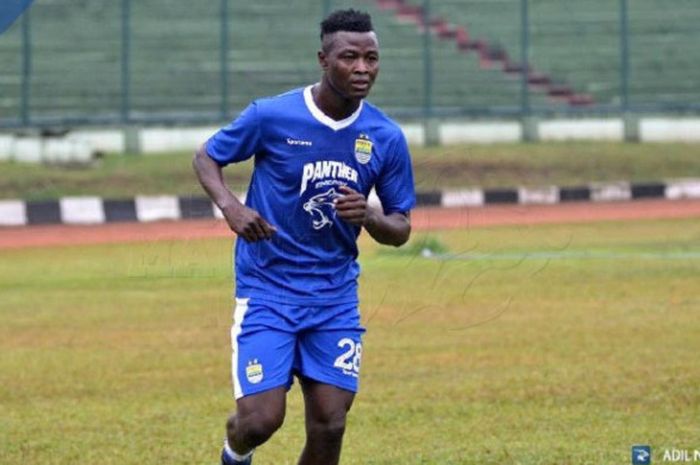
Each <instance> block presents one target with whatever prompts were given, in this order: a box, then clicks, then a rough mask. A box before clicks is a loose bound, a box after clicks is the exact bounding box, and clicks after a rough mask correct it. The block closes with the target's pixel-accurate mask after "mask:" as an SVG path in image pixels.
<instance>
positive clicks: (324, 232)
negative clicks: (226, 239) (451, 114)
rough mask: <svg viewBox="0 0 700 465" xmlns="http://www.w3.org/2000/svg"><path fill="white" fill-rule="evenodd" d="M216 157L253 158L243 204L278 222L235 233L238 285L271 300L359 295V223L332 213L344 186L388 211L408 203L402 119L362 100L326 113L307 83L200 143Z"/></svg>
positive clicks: (242, 292)
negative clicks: (249, 238)
mask: <svg viewBox="0 0 700 465" xmlns="http://www.w3.org/2000/svg"><path fill="white" fill-rule="evenodd" d="M206 148H207V153H208V154H209V156H210V157H211V158H212V159H213V160H214V161H216V162H217V163H218V164H219V165H220V166H224V165H227V164H229V163H237V162H242V161H244V160H247V159H249V158H251V157H253V156H254V157H255V158H254V160H255V161H254V170H253V175H252V179H251V182H250V187H249V189H248V193H247V195H246V200H245V204H246V205H247V206H248V207H250V208H252V209H254V210H256V211H257V212H258V213H259V214H260V215H261V216H262V217H263V218H265V220H267V221H268V222H269V223H270V224H272V225H274V226H275V227H276V228H277V232H276V233H275V234H274V235H273V237H272V239H270V240H267V241H258V242H253V243H248V242H246V241H244V240H243V239H238V240H237V241H236V247H235V275H236V295H237V296H238V297H241V298H245V297H249V298H254V299H258V300H266V301H272V302H281V303H290V304H300V305H321V304H323V305H328V304H340V303H352V302H357V278H358V275H359V272H360V269H359V265H358V263H357V255H358V250H357V237H358V235H359V234H360V230H361V228H360V227H357V226H353V225H351V224H349V223H347V222H345V221H343V220H342V219H341V218H339V217H336V212H335V206H334V200H335V199H336V198H337V197H338V196H340V195H342V192H341V191H340V187H341V186H349V187H351V188H352V189H354V190H356V191H358V192H361V193H362V194H364V195H365V196H368V195H369V193H370V190H371V189H372V188H375V190H376V193H377V196H378V197H379V199H380V201H381V203H382V208H383V210H384V212H385V213H386V214H390V213H394V212H402V213H405V212H408V211H409V210H410V209H411V208H412V207H413V206H414V205H415V201H416V200H415V191H414V183H413V173H412V170H411V160H410V155H409V151H408V146H407V144H406V139H405V137H404V136H403V133H402V132H401V130H400V128H399V127H398V125H396V123H394V122H393V121H392V120H390V119H389V118H388V117H387V116H386V115H384V114H383V113H382V112H381V111H379V110H378V109H377V108H375V107H374V106H372V105H371V104H369V103H368V102H366V101H363V102H362V103H361V104H360V106H359V108H358V109H357V110H356V111H355V113H353V114H352V115H350V116H349V117H348V118H346V119H344V120H340V121H336V120H333V119H331V118H329V117H328V116H326V115H325V114H324V113H323V112H321V111H320V109H319V108H318V107H317V106H316V105H315V103H314V100H313V97H312V95H311V86H309V87H307V88H305V89H297V90H293V91H290V92H288V93H285V94H282V95H279V96H276V97H271V98H264V99H260V100H256V101H254V102H253V103H251V104H250V105H249V106H248V107H247V108H246V109H245V110H244V111H243V112H242V113H241V114H240V116H239V117H238V118H237V119H236V120H234V121H233V122H232V123H231V124H229V125H228V126H226V127H224V128H222V129H221V130H219V131H218V132H217V133H216V134H214V135H213V136H212V137H211V138H210V139H209V140H208V141H207V144H206Z"/></svg>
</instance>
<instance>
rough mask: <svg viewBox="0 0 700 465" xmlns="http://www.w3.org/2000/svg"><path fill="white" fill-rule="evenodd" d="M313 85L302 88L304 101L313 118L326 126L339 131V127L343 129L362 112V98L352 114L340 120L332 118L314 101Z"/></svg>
mask: <svg viewBox="0 0 700 465" xmlns="http://www.w3.org/2000/svg"><path fill="white" fill-rule="evenodd" d="M313 86H314V85H310V86H308V87H306V88H305V89H304V102H305V103H306V107H307V108H308V109H309V111H310V112H311V115H312V116H313V117H314V118H316V120H317V121H318V122H319V123H321V124H323V125H325V126H328V127H329V128H331V129H332V130H334V131H340V130H341V129H345V128H347V127H348V126H350V125H351V124H352V123H354V122H355V120H357V118H358V117H359V116H360V112H362V106H363V103H364V102H363V101H362V100H360V105H359V106H358V107H357V110H355V111H354V112H353V114H352V115H350V116H348V117H347V118H344V119H341V120H334V119H333V118H331V117H330V116H328V115H326V114H325V113H324V112H322V111H321V109H320V108H318V107H317V106H316V102H314V97H313V95H312V94H311V88H312V87H313Z"/></svg>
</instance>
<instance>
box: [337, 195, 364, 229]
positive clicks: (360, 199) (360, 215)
mask: <svg viewBox="0 0 700 465" xmlns="http://www.w3.org/2000/svg"><path fill="white" fill-rule="evenodd" d="M339 190H340V192H342V193H343V195H342V196H341V197H338V198H337V199H336V200H335V211H336V214H337V216H339V217H340V218H341V219H342V220H344V221H347V222H348V223H350V224H354V225H355V226H363V225H364V224H365V222H366V221H367V216H368V215H369V212H370V209H369V208H368V206H367V199H366V198H365V196H364V195H362V194H361V193H359V192H357V191H356V190H354V189H352V188H350V187H348V186H340V188H339Z"/></svg>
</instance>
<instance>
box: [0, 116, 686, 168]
mask: <svg viewBox="0 0 700 465" xmlns="http://www.w3.org/2000/svg"><path fill="white" fill-rule="evenodd" d="M528 124H529V125H532V126H531V127H532V129H533V131H528V133H534V135H535V136H536V138H537V139H539V140H544V141H566V140H597V141H622V140H624V138H625V132H626V131H625V123H624V121H623V119H622V118H600V119H594V118H578V119H573V118H568V119H548V120H536V119H532V118H530V121H529V123H528ZM630 124H638V127H637V128H636V129H638V130H637V131H631V133H633V134H638V135H639V139H640V140H641V141H642V142H700V118H640V119H639V120H638V122H637V123H630ZM432 125H433V131H435V130H436V134H437V138H438V140H439V142H440V143H441V144H444V145H450V144H490V143H513V142H518V141H521V140H523V138H524V136H525V130H524V128H523V124H522V122H521V121H517V120H516V121H513V120H511V121H508V120H503V121H475V120H469V121H456V120H446V121H437V122H435V121H434V122H433V123H432ZM401 128H402V129H403V131H404V134H405V135H406V139H407V140H408V142H409V144H411V145H425V143H426V141H427V140H429V139H430V138H429V137H427V134H426V130H425V127H424V125H423V124H421V123H415V122H413V123H402V124H401ZM218 129H219V127H218V126H204V127H150V128H142V129H134V128H130V129H128V130H125V129H123V128H114V129H79V130H75V131H71V132H70V133H68V135H67V136H65V137H63V138H45V139H41V138H39V137H38V136H35V137H26V136H22V137H18V136H15V135H14V134H12V133H9V132H8V133H4V134H0V161H2V160H17V161H26V162H34V163H39V162H42V161H57V162H60V161H61V160H60V158H72V160H69V161H83V160H84V159H85V158H86V153H87V152H88V150H89V151H90V152H91V153H94V152H117V153H122V152H124V151H126V148H127V146H128V144H127V136H126V132H127V131H132V135H135V139H136V143H137V145H138V147H137V149H138V150H139V151H140V152H141V153H159V152H170V151H174V150H192V151H194V150H195V149H196V148H197V147H198V146H199V145H200V144H202V143H203V142H205V141H206V140H207V139H208V138H209V137H210V136H211V135H212V134H213V133H214V132H216V131H217V130H218ZM134 131H135V132H134ZM76 154H79V156H78V155H76Z"/></svg>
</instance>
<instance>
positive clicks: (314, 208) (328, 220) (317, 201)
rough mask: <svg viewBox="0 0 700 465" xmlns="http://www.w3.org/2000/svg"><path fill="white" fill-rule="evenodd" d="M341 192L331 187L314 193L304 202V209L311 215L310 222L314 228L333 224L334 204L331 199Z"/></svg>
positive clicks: (339, 195)
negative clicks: (320, 192)
mask: <svg viewBox="0 0 700 465" xmlns="http://www.w3.org/2000/svg"><path fill="white" fill-rule="evenodd" d="M338 197H342V195H341V194H339V193H338V192H336V190H335V188H334V187H332V188H330V189H329V190H328V191H326V192H324V193H322V194H316V195H314V196H313V197H311V198H310V199H309V200H308V201H307V202H306V203H305V204H304V211H306V212H307V213H308V214H309V215H311V219H312V221H311V224H312V225H313V227H314V229H321V228H323V227H324V226H326V225H330V226H333V218H335V204H334V203H333V201H334V200H335V199H337V198H338Z"/></svg>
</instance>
